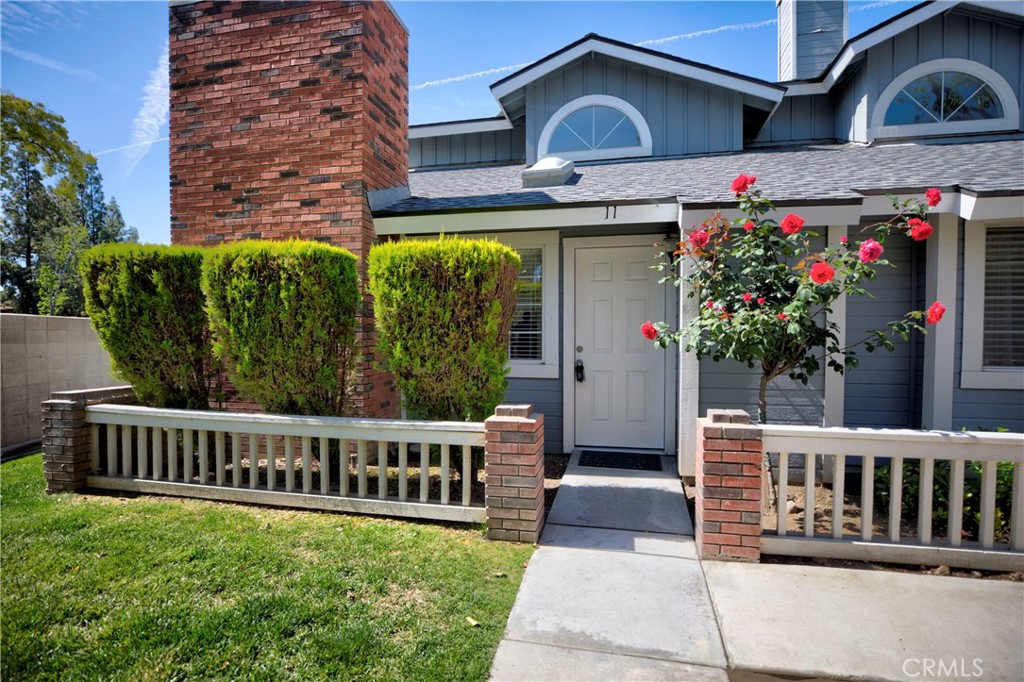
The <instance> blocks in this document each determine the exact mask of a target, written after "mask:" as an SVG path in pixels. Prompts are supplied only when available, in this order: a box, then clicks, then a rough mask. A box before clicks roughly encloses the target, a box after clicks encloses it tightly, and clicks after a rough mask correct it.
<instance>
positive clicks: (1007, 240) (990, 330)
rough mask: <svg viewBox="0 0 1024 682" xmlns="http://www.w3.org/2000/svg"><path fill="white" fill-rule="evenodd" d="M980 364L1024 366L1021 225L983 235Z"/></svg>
mask: <svg viewBox="0 0 1024 682" xmlns="http://www.w3.org/2000/svg"><path fill="white" fill-rule="evenodd" d="M984 332H985V333H984V339H985V341H984V349H983V353H982V366H983V367H1024V226H1017V227H991V226H990V227H989V228H988V229H987V230H986V236H985V330H984Z"/></svg>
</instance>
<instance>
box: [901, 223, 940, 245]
mask: <svg viewBox="0 0 1024 682" xmlns="http://www.w3.org/2000/svg"><path fill="white" fill-rule="evenodd" d="M907 226H908V227H910V233H909V234H910V238H911V239H913V240H914V241H915V242H923V241H924V240H925V239H928V237H931V236H932V233H933V232H934V231H935V230H934V228H933V227H932V226H931V225H929V224H928V223H926V222H925V221H923V220H921V219H920V218H911V219H910V220H908V221H907Z"/></svg>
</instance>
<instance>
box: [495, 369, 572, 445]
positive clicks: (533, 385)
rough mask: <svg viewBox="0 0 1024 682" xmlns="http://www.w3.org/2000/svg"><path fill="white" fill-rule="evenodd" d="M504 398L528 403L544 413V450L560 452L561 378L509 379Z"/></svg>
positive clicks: (512, 401) (508, 400) (519, 402)
mask: <svg viewBox="0 0 1024 682" xmlns="http://www.w3.org/2000/svg"><path fill="white" fill-rule="evenodd" d="M505 400H506V401H507V402H510V403H517V404H525V403H530V404H532V405H533V406H534V408H535V409H536V411H537V412H540V413H541V414H543V415H544V452H562V380H561V379H560V378H559V379H511V378H510V379H509V380H508V391H506V392H505Z"/></svg>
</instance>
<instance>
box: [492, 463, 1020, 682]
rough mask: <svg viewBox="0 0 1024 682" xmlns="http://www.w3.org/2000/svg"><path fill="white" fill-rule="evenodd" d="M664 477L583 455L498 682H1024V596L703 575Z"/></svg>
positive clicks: (898, 579)
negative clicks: (594, 463)
mask: <svg viewBox="0 0 1024 682" xmlns="http://www.w3.org/2000/svg"><path fill="white" fill-rule="evenodd" d="M663 468H664V469H665V470H666V472H665V473H653V472H634V471H622V470H618V469H596V468H590V467H579V466H578V464H577V456H575V455H574V456H573V458H572V460H571V461H570V464H569V468H568V469H567V470H566V473H565V476H564V477H563V479H562V482H561V485H560V488H559V492H558V496H557V497H556V498H555V504H554V506H553V508H552V510H551V514H550V515H549V517H548V523H547V526H546V528H545V531H544V534H543V537H542V538H541V543H540V545H541V546H540V548H539V549H538V550H537V551H536V552H535V553H534V555H533V558H532V559H531V560H530V565H529V567H528V568H527V570H526V574H525V575H524V577H523V583H522V586H521V588H520V590H519V594H518V596H517V598H516V603H515V606H514V607H513V609H512V613H511V615H510V616H509V620H508V626H507V628H506V630H505V638H504V639H503V640H502V642H501V644H500V645H499V647H498V652H497V654H496V655H495V658H494V662H493V664H492V668H491V678H492V679H493V680H530V681H533V680H751V681H753V680H770V679H779V678H780V677H785V678H787V679H838V678H845V679H848V678H858V679H879V680H937V679H973V680H1001V681H1007V680H1013V681H1016V680H1024V649H1022V643H1024V585H1022V584H1021V583H1010V582H1001V581H989V580H969V579H964V578H945V577H938V576H930V575H916V574H897V573H890V572H870V571H862V570H846V569H836V568H825V567H815V566H792V565H769V564H740V563H724V562H700V561H698V560H697V554H696V546H695V544H694V541H693V537H692V536H693V529H692V525H691V523H690V519H689V516H688V514H687V510H686V505H685V498H684V495H683V492H682V487H681V485H680V483H679V479H678V478H677V477H676V476H674V475H673V473H671V472H673V471H674V462H673V461H672V460H671V459H669V458H666V459H665V460H664V467H663ZM940 665H941V666H943V667H941V668H940ZM954 667H955V668H956V670H954V669H953V668H954ZM940 673H941V674H940Z"/></svg>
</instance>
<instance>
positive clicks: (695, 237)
mask: <svg viewBox="0 0 1024 682" xmlns="http://www.w3.org/2000/svg"><path fill="white" fill-rule="evenodd" d="M690 243H691V244H693V245H694V246H695V247H697V248H698V249H703V248H704V247H705V246H707V245H708V233H707V232H705V231H704V230H697V231H696V232H691V233H690Z"/></svg>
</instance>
